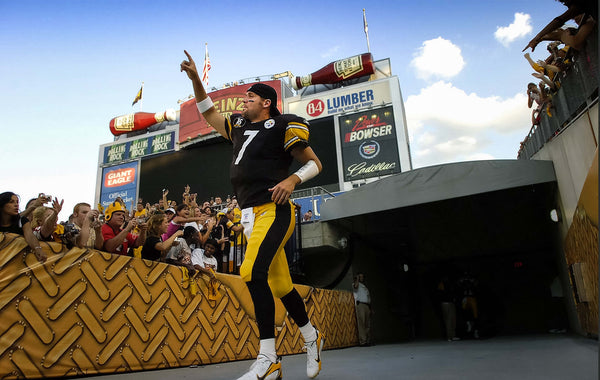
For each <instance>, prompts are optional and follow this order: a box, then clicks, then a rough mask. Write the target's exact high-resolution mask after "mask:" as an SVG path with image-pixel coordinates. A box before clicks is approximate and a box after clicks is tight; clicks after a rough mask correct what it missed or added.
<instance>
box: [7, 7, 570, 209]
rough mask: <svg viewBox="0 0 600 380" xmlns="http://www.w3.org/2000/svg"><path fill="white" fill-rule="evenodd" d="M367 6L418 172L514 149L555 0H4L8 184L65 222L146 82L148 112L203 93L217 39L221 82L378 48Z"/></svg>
mask: <svg viewBox="0 0 600 380" xmlns="http://www.w3.org/2000/svg"><path fill="white" fill-rule="evenodd" d="M363 8H366V12H367V21H368V25H369V38H370V44H371V52H372V53H373V56H374V58H375V59H376V60H377V59H383V58H388V57H389V58H390V60H391V64H392V72H393V74H394V75H396V76H398V78H399V81H400V86H401V90H402V95H403V98H404V102H405V107H406V113H407V118H408V129H409V136H410V144H411V153H412V157H413V164H414V167H415V168H418V167H424V166H429V165H435V164H440V163H446V162H455V161H464V160H472V159H493V158H497V159H513V158H516V155H517V151H518V148H519V142H520V141H521V140H523V138H524V137H525V136H526V135H527V133H528V131H529V128H530V127H531V125H530V114H531V112H530V110H529V109H527V98H526V94H525V87H526V85H527V83H528V82H536V83H537V80H535V78H533V77H532V76H531V75H530V74H531V72H532V69H531V68H530V66H529V65H528V64H527V62H526V61H525V59H524V58H523V53H522V52H521V50H522V49H523V47H524V46H525V45H526V44H527V42H528V41H529V39H530V38H531V37H532V36H533V35H535V34H536V33H537V31H539V30H541V29H542V28H543V27H544V26H545V25H546V24H547V23H548V22H549V21H551V20H552V19H553V18H554V17H556V16H557V15H559V14H561V13H562V12H563V11H564V10H565V8H564V6H562V5H561V4H560V3H559V2H557V1H554V0H528V1H520V0H519V1H516V0H513V1H510V0H507V1H500V0H490V1H475V0H469V1H458V0H457V1H428V0H423V1H419V2H412V1H411V2H408V1H370V2H364V1H362V2H361V1H354V0H345V1H338V0H333V1H328V2H325V1H295V2H285V1H260V2H252V3H250V2H238V1H235V2H234V1H214V2H204V1H177V0H171V1H151V0H149V1H87V0H86V1H76V0H72V1H51V0H48V1H28V0H24V1H8V0H0V49H1V51H2V59H0V73H2V74H1V80H0V89H1V91H0V110H1V112H2V115H3V122H2V124H1V125H2V127H1V128H2V134H3V136H4V138H3V140H2V141H3V142H2V148H1V149H0V159H1V160H2V162H3V163H4V166H5V169H4V170H3V174H2V176H1V177H0V191H7V190H10V191H14V192H16V193H18V194H19V195H20V196H21V199H22V201H23V202H26V201H27V200H28V199H29V198H31V197H34V196H35V195H37V194H38V193H39V192H45V193H49V194H52V195H57V196H59V198H64V199H65V207H64V209H63V211H62V212H61V214H60V219H61V220H63V219H66V218H67V217H68V215H69V213H70V212H71V210H72V207H73V205H74V204H75V203H77V202H79V201H87V202H90V203H93V201H94V190H95V183H96V172H97V165H98V148H99V145H100V144H105V143H108V142H110V141H112V135H111V133H110V131H109V128H108V123H109V121H110V119H111V118H113V117H115V116H118V115H122V114H126V113H129V112H132V111H138V110H139V107H138V105H136V106H135V107H134V108H132V107H131V102H132V100H133V98H134V97H135V94H136V93H137V91H138V89H139V87H140V85H141V82H144V83H145V84H144V97H143V111H148V112H159V111H164V110H165V109H167V108H175V109H178V104H177V100H178V99H183V98H185V97H187V96H188V95H189V94H191V93H192V88H191V85H190V83H189V80H188V79H187V77H186V76H185V74H183V73H181V72H180V71H179V63H180V62H181V61H182V60H183V59H184V58H185V56H184V55H183V49H187V50H188V51H189V52H190V53H191V54H192V55H193V56H194V57H195V58H196V61H197V62H198V64H199V66H201V63H202V60H203V54H204V44H205V43H208V49H209V54H210V58H211V64H212V70H211V71H210V77H209V81H210V86H211V87H212V86H217V87H220V86H221V85H222V84H224V83H226V82H232V81H235V80H238V79H241V78H248V77H255V76H258V75H270V74H274V73H279V72H283V71H286V70H290V71H292V72H293V73H294V74H295V75H306V74H307V73H310V72H313V71H315V70H317V69H319V68H321V67H322V66H324V65H325V64H327V63H329V62H331V61H333V60H337V59H341V58H345V57H348V56H352V55H356V54H359V53H362V52H365V51H366V50H367V47H366V40H365V34H364V31H363V24H362V9H363ZM501 36H504V37H501ZM544 46H545V45H541V46H539V47H538V48H537V49H536V51H535V52H534V53H533V54H532V57H533V58H534V59H544V58H546V56H545V54H546V50H545V48H544ZM224 175H227V174H225V173H224Z"/></svg>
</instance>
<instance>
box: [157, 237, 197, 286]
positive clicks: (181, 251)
mask: <svg viewBox="0 0 600 380" xmlns="http://www.w3.org/2000/svg"><path fill="white" fill-rule="evenodd" d="M179 232H182V235H181V236H182V237H181V238H178V239H177V240H175V243H176V244H173V246H172V247H171V248H170V249H169V251H168V252H167V254H166V257H165V262H166V263H168V264H172V265H179V266H182V267H186V268H187V269H188V272H189V274H190V275H191V276H193V275H194V274H195V273H196V269H195V268H194V266H193V265H192V249H193V248H195V247H196V246H198V244H199V237H198V230H197V229H196V228H195V227H193V226H187V227H185V228H184V229H183V231H181V230H179V231H177V233H179Z"/></svg>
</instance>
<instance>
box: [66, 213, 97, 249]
mask: <svg viewBox="0 0 600 380" xmlns="http://www.w3.org/2000/svg"><path fill="white" fill-rule="evenodd" d="M99 215H100V212H99V211H98V210H92V207H91V206H90V205H89V204H88V203H85V202H81V203H77V204H76V205H75V207H73V227H74V229H75V230H76V231H78V233H76V234H74V235H73V236H72V238H73V240H72V241H71V245H73V246H77V247H79V248H84V247H85V248H92V249H102V246H103V245H104V239H103V238H102V223H101V222H100V221H98V216H99Z"/></svg>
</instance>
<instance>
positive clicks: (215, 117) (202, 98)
mask: <svg viewBox="0 0 600 380" xmlns="http://www.w3.org/2000/svg"><path fill="white" fill-rule="evenodd" d="M183 52H184V53H185V55H186V56H187V60H184V61H183V62H181V65H180V68H181V71H185V73H186V74H187V76H188V78H190V80H191V81H192V85H193V86H194V95H195V96H196V104H197V106H198V110H199V111H200V113H202V116H203V117H204V118H205V119H206V121H207V122H208V124H210V126H211V127H213V128H214V129H216V130H217V132H219V133H220V134H221V135H222V136H223V137H225V138H227V134H226V132H225V118H224V117H223V115H221V114H220V113H219V112H218V111H217V109H216V108H215V107H214V105H213V103H212V100H211V99H210V97H209V96H208V95H207V94H206V90H205V89H204V86H203V85H202V81H201V80H200V76H199V75H198V69H197V68H196V63H195V62H194V60H193V59H192V56H191V55H190V54H189V53H188V52H187V51H186V50H184V51H183Z"/></svg>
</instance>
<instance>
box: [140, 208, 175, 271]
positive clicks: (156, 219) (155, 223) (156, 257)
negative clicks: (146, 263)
mask: <svg viewBox="0 0 600 380" xmlns="http://www.w3.org/2000/svg"><path fill="white" fill-rule="evenodd" d="M168 227H169V222H167V218H166V216H165V215H164V214H156V215H153V216H151V217H150V219H149V220H148V237H147V238H146V240H145V242H144V245H143V248H142V258H143V259H146V260H153V261H161V259H163V258H164V257H165V254H166V252H167V250H169V249H170V248H171V246H172V245H173V243H174V242H175V239H177V238H178V237H180V236H182V235H183V231H175V232H174V233H173V234H172V235H171V237H169V238H168V239H166V240H164V241H163V239H162V237H161V235H163V234H164V233H166V232H167V228H168Z"/></svg>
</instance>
